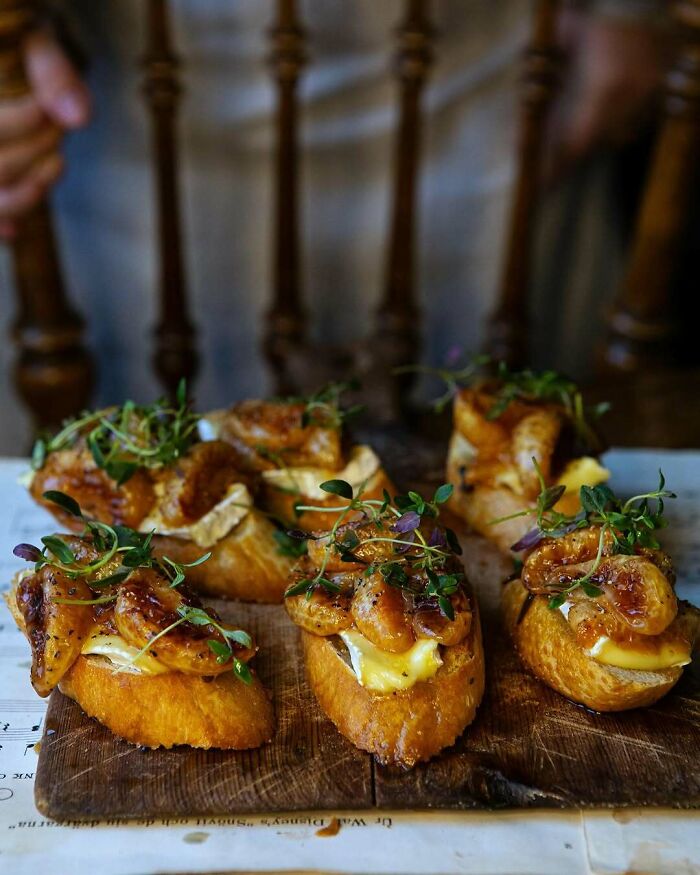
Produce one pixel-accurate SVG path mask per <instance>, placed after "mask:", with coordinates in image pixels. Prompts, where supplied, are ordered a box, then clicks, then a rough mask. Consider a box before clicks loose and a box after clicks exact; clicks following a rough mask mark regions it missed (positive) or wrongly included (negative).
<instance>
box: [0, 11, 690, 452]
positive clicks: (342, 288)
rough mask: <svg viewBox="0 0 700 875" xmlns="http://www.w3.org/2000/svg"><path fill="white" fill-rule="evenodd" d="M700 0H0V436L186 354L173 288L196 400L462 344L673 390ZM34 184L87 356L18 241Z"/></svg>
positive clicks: (20, 444) (142, 377) (382, 366)
mask: <svg viewBox="0 0 700 875" xmlns="http://www.w3.org/2000/svg"><path fill="white" fill-rule="evenodd" d="M27 9H31V12H32V15H33V16H34V17H32V18H31V20H30V18H29V17H27V18H25V19H23V23H22V24H21V26H20V25H17V22H16V19H12V18H11V15H12V14H16V13H17V10H19V11H20V13H22V12H23V11H26V10H27ZM6 16H9V17H7V18H6ZM693 16H695V18H694V17H693ZM698 16H700V10H699V9H698V6H697V4H696V3H694V2H692V0H686V2H684V3H681V4H675V5H673V4H669V3H666V2H663V0H617V2H614V0H608V2H566V0H564V2H554V0H544V2H542V0H540V2H528V0H498V2H493V0H425V2H416V0H413V2H404V0H384V2H382V3H377V2H375V0H305V2H299V3H297V4H294V3H292V2H284V0H281V2H273V0H265V2H262V0H196V2H195V0H170V2H169V3H164V2H162V0H161V2H157V0H156V2H152V0H149V2H146V0H101V2H100V3H94V2H89V0H65V2H53V3H50V4H46V5H42V6H41V8H38V9H37V7H36V4H31V3H24V2H19V0H12V2H5V0H3V2H0V37H1V38H2V45H1V46H0V55H2V53H5V56H6V57H8V56H11V55H12V53H13V52H14V53H15V55H17V54H19V56H20V57H21V59H22V63H23V65H24V68H25V71H26V74H27V77H26V81H25V83H24V85H23V88H21V89H17V88H15V90H14V91H13V89H12V88H11V87H10V85H11V83H8V81H5V86H4V87H3V85H2V81H1V80H2V77H3V76H4V77H5V79H6V80H7V77H8V75H9V74H8V73H7V69H6V68H7V64H3V65H2V68H3V69H2V71H0V94H4V97H3V98H2V99H1V100H0V232H2V234H3V237H4V238H5V241H6V245H5V246H3V250H4V251H3V252H2V258H1V262H0V295H1V296H2V310H1V312H2V314H3V315H2V319H3V325H2V331H3V336H4V337H6V338H9V337H10V333H11V326H12V325H13V324H15V323H16V322H17V319H18V316H19V322H20V327H21V331H20V333H19V336H20V346H21V347H22V348H23V350H24V353H23V356H24V361H23V365H22V367H21V368H20V372H19V375H18V376H19V383H20V389H21V392H20V393H19V394H18V391H17V389H16V387H15V383H14V379H13V368H14V362H15V361H16V359H17V347H16V345H15V344H13V343H11V342H10V341H9V339H8V341H7V342H6V343H4V344H3V345H2V347H1V349H2V382H1V384H0V405H1V409H2V411H3V415H2V418H1V420H0V453H2V454H9V455H16V454H22V453H24V452H26V450H27V447H28V445H29V441H30V436H31V433H32V430H33V428H34V424H35V422H36V421H37V420H38V422H39V424H40V425H52V424H55V422H52V420H56V419H60V417H61V416H62V415H64V414H66V413H69V412H71V411H74V410H76V409H78V408H79V407H80V406H82V405H83V404H84V403H86V402H87V400H88V399H89V401H90V403H97V404H100V405H102V404H107V403H110V402H116V401H122V400H123V399H124V398H125V397H130V398H134V399H135V400H138V401H145V400H149V399H151V398H153V397H154V396H155V395H157V394H159V393H160V392H162V391H163V389H164V383H165V386H166V388H167V385H168V381H170V382H169V384H170V385H172V383H173V380H174V375H175V373H176V371H177V370H178V368H179V369H182V370H184V371H185V372H186V371H187V370H188V368H189V369H192V368H193V355H192V341H191V338H190V336H189V332H188V325H187V321H188V320H187V313H189V315H190V316H191V321H192V322H193V323H194V324H195V325H196V331H197V333H196V341H194V343H195V345H196V349H197V351H198V356H199V369H198V372H197V376H196V379H194V382H193V385H194V393H195V396H196V399H197V404H198V406H200V407H216V406H223V405H226V404H228V403H230V402H231V401H233V400H234V399H238V398H241V397H245V396H257V395H262V394H266V393H270V392H273V391H277V390H278V389H280V388H285V389H286V388H292V389H293V388H295V384H296V383H298V382H304V379H303V378H300V376H299V375H300V374H302V375H303V376H305V377H306V378H307V379H306V382H314V381H315V380H316V377H317V376H318V378H319V379H320V378H321V377H325V376H327V375H330V376H338V375H340V376H342V375H345V374H348V373H350V372H351V371H360V372H361V373H364V375H365V376H366V377H367V376H369V380H370V382H375V376H376V374H377V373H379V372H381V373H386V372H387V371H388V370H390V369H391V367H393V365H395V364H398V363H401V362H402V361H407V360H413V361H418V360H420V361H424V362H430V363H433V364H436V363H440V362H441V361H444V360H445V357H446V356H447V355H449V354H450V352H449V351H451V350H452V351H453V350H454V348H455V347H456V346H458V347H459V348H461V349H462V350H463V351H464V352H465V353H471V352H477V351H480V350H483V349H484V348H485V347H489V348H490V349H491V350H492V351H493V352H495V353H496V354H498V355H500V354H503V355H505V356H506V357H508V358H510V359H512V360H513V361H514V363H516V364H517V363H521V364H522V363H527V364H531V365H533V366H535V367H554V368H557V369H559V370H562V371H565V372H567V373H568V374H569V375H571V376H573V377H575V378H577V379H580V380H582V381H583V382H585V383H591V382H595V383H596V384H597V386H598V387H600V384H601V383H602V386H603V389H604V390H608V391H611V387H613V388H614V387H616V386H619V387H620V388H619V389H618V394H621V395H622V396H623V397H630V395H632V394H635V393H636V395H635V397H636V398H637V400H640V399H641V400H644V397H645V393H647V392H648V391H653V392H654V393H656V394H655V397H657V396H664V397H666V398H667V399H668V397H671V396H673V397H676V396H675V395H673V393H674V392H681V391H682V392H683V393H685V394H683V395H682V396H681V397H685V398H689V397H692V396H689V395H688V392H690V391H694V390H691V389H689V388H688V386H691V387H692V386H694V385H695V383H692V381H691V382H688V381H687V380H688V379H691V377H692V375H693V374H694V366H695V365H696V360H697V355H698V353H697V350H696V348H695V346H696V345H695V344H694V343H692V340H691V338H692V336H693V333H694V324H695V322H694V320H695V315H696V314H697V300H696V299H697V294H696V291H697V260H696V259H695V258H694V255H695V249H696V244H695V241H696V236H697V235H694V234H693V231H694V229H695V228H696V227H697V222H696V221H695V216H694V215H693V208H694V202H695V200H697V199H696V198H695V197H694V196H693V193H694V187H693V186H694V179H693V175H692V170H693V166H694V164H696V163H697V160H693V159H694V156H696V155H697V151H696V147H697V145H698V135H697V133H698V132H697V128H698V119H697V107H696V102H697V96H696V94H697V88H700V78H697V77H698V72H697V69H698V68H693V67H692V64H689V61H688V59H689V58H696V59H697V57H698V54H699V52H700V50H699V49H698V46H699V45H700V26H699V24H698V22H699V21H700V18H699V17H698ZM20 17H21V15H20ZM3 22H5V24H7V22H9V24H7V26H6V27H4V28H3ZM271 28H273V29H274V28H276V30H274V31H273V32H272V34H271V31H270V29H271ZM397 29H398V30H397ZM528 46H529V47H530V53H529V54H524V53H525V52H526V49H527V48H528ZM173 54H176V55H177V56H179V58H180V60H181V62H182V63H181V67H180V68H179V69H178V68H176V67H175V66H174V65H173V64H172V55H173ZM145 55H146V56H148V59H149V62H148V63H146V64H145V65H144V63H143V59H144V56H145ZM669 70H675V71H676V72H675V73H674V74H673V76H672V77H671V80H669V81H670V82H671V85H670V89H671V91H670V97H667V98H666V99H664V94H665V93H667V92H668V89H669V85H668V84H665V77H666V74H667V73H668V71H669ZM679 71H680V72H679ZM297 76H298V80H297ZM674 76H675V78H673V77H674ZM523 77H524V84H523ZM177 81H179V82H180V84H181V85H182V86H183V87H184V92H183V94H182V95H181V99H180V97H179V96H178V94H177V90H176V89H175V88H174V85H175V83H176V82H177ZM144 83H146V84H147V85H149V87H150V91H149V92H148V93H149V94H150V102H149V99H148V98H147V97H144V93H143V90H144ZM295 85H296V90H295V91H294V86H295ZM694 88H695V89H696V90H695V91H694V90H693V89H694ZM22 91H24V93H21V92H22ZM285 101H286V103H285ZM290 112H291V113H292V118H291V122H290ZM159 113H160V115H159ZM669 118H670V119H671V122H670V125H671V128H672V130H671V136H670V139H671V140H672V142H671V143H670V145H669V143H668V142H665V141H664V136H666V140H667V141H668V140H669V135H668V128H669V121H668V120H669ZM679 119H680V122H679ZM159 124H160V128H159V127H158V125H159ZM674 125H675V126H676V127H675V128H674V127H673V126H674ZM679 125H680V128H679ZM154 131H155V132H156V133H157V136H158V137H159V138H160V139H157V140H156V141H155V147H154V141H153V139H152V136H153V133H154ZM674 131H675V133H674ZM158 132H160V133H158ZM660 142H661V143H664V148H665V151H664V152H663V155H662V157H661V159H660V158H659V157H658V153H655V151H654V150H655V149H659V148H660V147H659V143H660ZM295 143H296V144H297V145H298V154H297V155H296V156H295V154H294V149H293V146H294V144H295ZM290 144H291V145H290ZM285 149H286V150H287V151H286V152H285ZM278 150H281V151H278ZM290 150H291V151H290ZM59 153H60V155H62V159H58V158H57V155H58V154H59ZM655 154H657V159H656V161H654V160H653V156H654V155H655ZM175 155H178V156H179V161H176V162H175V164H174V165H173V162H172V159H173V157H174V156H175ZM280 155H281V156H282V157H281V158H280ZM285 155H286V159H289V160H286V159H285ZM416 155H417V156H418V158H416V157H415V156H416ZM295 158H298V160H294V159H295ZM414 159H415V160H414ZM292 167H293V170H292ZM158 173H160V174H161V175H160V177H158ZM290 174H293V182H292V184H291V192H292V193H291V195H290V188H289V185H287V187H286V188H285V179H287V181H288V178H289V176H290ZM158 178H160V180H161V189H160V195H159V194H158V190H157V187H156V180H157V179H158ZM163 186H165V189H166V191H165V194H164V193H163ZM295 191H296V193H297V195H298V197H297V198H296V199H295V198H294V192H295ZM44 195H45V196H47V197H48V198H49V201H50V209H51V213H52V215H53V226H54V237H55V241H56V245H57V248H58V251H59V252H60V265H61V274H62V277H63V284H64V286H65V294H66V296H67V298H68V299H69V301H70V302H71V305H72V307H74V309H75V310H76V311H77V312H79V313H80V314H82V316H83V318H84V319H85V330H84V335H83V341H84V344H85V347H87V349H88V350H89V351H90V353H91V355H92V358H93V361H94V368H93V366H92V365H90V366H88V365H87V364H86V363H85V362H84V361H83V360H82V359H81V358H80V355H77V358H76V352H75V348H74V347H75V346H76V344H78V345H79V341H78V340H76V337H77V333H76V331H75V327H74V324H73V320H72V317H70V315H69V316H68V317H67V316H66V312H65V308H64V307H63V305H61V307H59V308H58V311H56V307H55V306H54V305H55V302H56V297H57V296H56V291H55V277H53V279H51V278H49V280H48V281H47V279H46V276H45V274H46V271H47V270H48V272H49V273H51V271H54V272H55V266H51V265H49V267H48V268H47V267H46V262H47V259H46V258H45V257H44V256H42V255H41V254H38V255H37V254H36V253H37V248H36V247H37V246H38V247H39V248H41V247H42V246H43V247H44V251H45V249H46V239H45V236H46V235H45V229H44V231H43V232H42V231H37V229H36V227H35V226H36V224H37V223H36V221H35V220H36V215H35V214H34V213H35V210H36V204H37V203H38V202H39V201H40V200H41V198H42V197H43V196H44ZM173 199H174V200H173ZM645 199H646V203H647V206H646V210H647V214H648V215H647V221H646V225H645V224H644V223H642V227H641V228H640V227H639V224H638V223H639V216H640V209H641V207H642V205H644V204H645ZM178 203H179V208H180V215H179V216H178V214H177V210H176V207H177V205H178ZM173 204H175V206H173ZM518 204H519V210H520V215H519V218H518V219H517V220H516V223H515V225H513V224H512V217H513V211H514V209H515V210H516V212H517V209H518ZM27 216H29V219H27ZM32 216H34V218H32ZM159 216H160V220H161V222H163V221H165V223H166V225H168V223H169V230H167V229H166V231H165V234H166V239H165V240H164V241H163V239H162V238H159V237H158V232H157V229H158V221H159ZM27 222H28V223H29V224H30V225H31V224H32V223H34V226H33V227H29V229H28V230H27V228H26V227H25V223H27ZM39 224H40V223H39ZM161 227H162V226H161ZM178 228H179V230H180V231H181V236H182V244H181V246H177V240H176V239H175V240H174V238H173V234H175V231H176V230H177V229H178ZM173 229H175V231H174V230H173ZM42 234H43V235H44V236H42ZM175 236H176V234H175ZM38 238H39V240H38V243H37V239H38ZM297 240H298V246H295V241H297ZM32 247H34V248H32ZM654 247H656V248H654ZM13 252H14V254H13ZM509 259H510V262H509ZM49 261H50V259H49ZM174 264H175V265H176V266H177V267H178V268H179V267H181V268H182V273H181V275H180V272H179V270H176V273H177V274H178V275H177V276H176V277H175V278H173V277H172V276H170V277H168V265H170V266H171V267H172V265H174ZM508 264H510V269H509V268H508ZM631 265H632V266H633V267H634V266H635V265H636V267H635V268H634V270H635V271H636V272H633V275H632V278H631V279H630V276H629V272H630V270H631ZM649 265H652V267H653V268H654V269H653V270H650V268H649ZM37 266H38V267H37ZM509 270H510V272H509ZM32 271H34V274H37V272H38V273H39V274H41V276H37V275H34V276H32ZM23 272H24V274H23ZM164 274H165V279H164V278H163V275H164ZM652 274H654V275H653V276H652ZM657 274H658V275H657ZM23 275H24V279H23ZM640 275H641V276H642V277H643V278H644V283H642V285H644V288H641V286H639V308H637V305H636V303H635V302H636V301H637V287H638V278H639V276H640ZM290 277H291V280H290ZM513 277H515V281H514V280H513ZM647 278H648V281H649V287H648V288H647V287H646V285H645V283H646V281H647ZM23 284H24V285H23ZM25 285H28V288H29V290H28V291H27V290H26V289H24V291H23V288H24V286H25ZM183 294H184V295H185V303H184V304H183ZM300 297H301V298H302V304H300V303H299V298H300ZM52 302H53V304H52ZM302 305H303V306H302ZM52 307H53V309H52ZM271 308H272V311H273V315H272V318H268V316H266V314H269V312H270V310H271ZM377 308H379V309H380V317H379V320H377V317H376V315H375V314H376V311H377ZM302 310H303V313H305V314H306V315H305V316H304V315H303V314H302ZM494 314H495V316H494ZM678 314H682V317H683V318H682V319H678V318H677V317H678ZM611 319H612V322H611ZM159 322H160V324H161V326H165V328H164V333H165V335H167V337H166V341H167V342H165V346H166V347H167V346H168V343H169V344H170V346H169V347H168V348H167V349H165V350H163V349H161V362H160V371H161V377H163V376H164V380H163V379H159V378H158V376H157V375H156V371H155V370H154V367H153V365H152V359H153V355H154V338H153V331H154V326H156V325H157V324H158V323H159ZM64 323H65V324H64ZM66 324H68V325H70V326H72V327H71V331H72V334H71V339H70V340H69V341H65V330H64V329H65V325H66ZM611 325H612V329H611V328H610V326H611ZM183 326H184V328H183ZM683 326H685V327H683ZM611 331H612V334H611V333H610V332H611ZM513 332H515V333H516V335H518V337H519V338H520V339H519V340H518V341H517V342H516V343H515V344H514V343H513V342H512V340H513V338H512V335H513ZM69 333H70V332H69ZM44 335H46V336H47V337H50V338H52V340H51V342H49V343H48V346H47V345H46V343H44V342H43V341H42V340H41V338H42V337H44ZM161 335H163V331H162V332H161ZM37 338H38V339H37ZM265 338H267V346H266V349H267V353H268V355H267V356H265V355H264V354H263V346H264V343H263V341H264V340H265ZM83 341H80V342H83ZM520 341H522V342H520ZM42 343H43V345H42ZM52 343H53V344H54V345H53V346H52V345H51V344H52ZM285 344H286V345H285ZM156 346H157V345H156ZM161 346H162V344H161ZM302 346H303V347H304V349H305V351H306V355H307V358H306V359H304V358H303V357H300V356H297V355H296V353H297V351H298V350H297V347H298V348H301V347H302ZM336 346H339V347H340V349H341V353H340V354H334V356H331V358H332V359H333V361H332V363H331V365H330V366H329V367H328V368H327V369H324V368H319V369H318V374H317V373H316V370H315V364H316V363H317V361H318V360H319V359H320V358H322V357H323V356H324V355H325V352H324V350H327V349H328V348H335V347H336ZM452 354H454V352H452ZM42 356H43V360H42ZM295 356H296V358H295ZM296 359H298V361H297V360H296ZM309 362H311V363H312V365H309V364H308V363H309ZM22 368H23V370H22ZM81 368H82V369H83V370H89V371H90V373H91V374H92V376H93V378H94V379H93V384H92V387H88V384H87V380H86V378H85V375H84V374H83V373H82V371H81ZM659 374H661V375H662V379H661V378H659V376H658V375H659ZM669 374H671V375H670V376H669ZM678 374H680V375H681V377H680V378H679V377H678V376H677V375H678ZM630 375H635V376H637V377H639V378H640V379H642V378H644V379H647V380H651V381H652V384H653V386H654V388H653V390H651V389H648V386H649V385H651V384H650V383H648V382H647V383H641V384H640V383H639V382H635V384H634V386H635V387H636V388H634V389H633V388H629V386H630V384H629V383H628V382H627V381H628V380H629V379H630ZM659 379H661V382H659ZM679 379H680V382H679ZM640 385H641V386H643V387H644V386H646V387H647V388H642V389H640V388H639V386H640ZM670 386H672V387H677V386H681V389H678V388H673V390H672V389H665V388H664V387H670ZM594 388H595V387H594ZM421 391H428V390H427V389H425V390H424V389H423V388H422V387H420V386H419V388H418V392H419V393H420V392H421ZM604 394H605V392H604ZM21 395H24V398H25V401H28V405H27V404H26V403H23V401H22V400H21ZM380 398H381V400H380V401H379V402H378V406H382V405H383V404H384V403H386V404H389V403H390V393H389V394H385V395H381V396H380ZM647 400H648V396H647ZM688 403H689V405H690V406H691V407H693V408H694V406H696V403H695V400H694V399H693V400H692V401H689V402H688ZM647 406H648V405H647ZM675 406H676V408H677V407H678V404H675ZM29 408H31V409H32V410H33V412H34V416H35V418H34V420H33V419H32V416H31V415H30V409H29ZM652 409H653V411H655V412H654V416H664V415H665V414H663V413H659V412H658V407H654V405H653V404H652ZM59 414H60V415H59ZM686 419H687V416H686ZM694 434H695V432H692V433H685V432H683V433H682V434H680V433H679V434H676V436H675V439H673V438H672V440H671V442H674V440H675V443H677V444H678V443H681V444H683V443H692V442H693V441H694V439H695V438H694V437H693V435H694ZM689 435H690V436H689ZM629 436H630V438H631V439H632V440H631V442H635V441H634V440H633V438H634V435H629Z"/></svg>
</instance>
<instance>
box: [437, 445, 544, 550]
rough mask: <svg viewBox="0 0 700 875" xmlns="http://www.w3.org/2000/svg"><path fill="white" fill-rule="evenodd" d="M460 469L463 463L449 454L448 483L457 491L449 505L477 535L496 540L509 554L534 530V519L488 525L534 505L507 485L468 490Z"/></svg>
mask: <svg viewBox="0 0 700 875" xmlns="http://www.w3.org/2000/svg"><path fill="white" fill-rule="evenodd" d="M460 467H461V463H460V462H458V460H456V459H455V458H454V457H453V456H452V455H448V457H447V481H448V483H451V484H452V486H453V487H454V491H453V492H452V496H451V497H450V500H449V502H448V505H447V506H448V507H449V508H450V510H452V512H453V513H456V514H457V515H458V516H460V517H461V518H462V519H463V520H465V522H467V523H468V524H469V526H470V527H471V528H472V529H474V531H475V532H479V534H480V535H483V536H484V537H485V538H488V539H489V541H493V543H494V544H496V546H497V547H498V549H499V550H500V551H501V552H503V553H506V554H510V553H511V549H510V548H511V545H512V544H515V543H517V541H519V540H520V538H522V536H523V535H524V534H525V533H526V532H528V531H529V530H530V529H531V528H532V526H533V517H532V516H523V517H517V518H516V519H514V520H506V521H505V522H503V523H498V524H497V525H493V526H492V525H489V523H490V522H491V520H498V519H501V518H502V517H506V516H510V515H511V514H513V513H518V512H519V511H521V510H525V509H526V508H528V507H531V506H532V502H529V501H528V500H527V499H526V498H524V497H523V496H522V495H516V494H515V493H514V492H513V491H512V490H510V489H508V488H507V487H505V486H500V487H493V486H475V487H474V488H472V489H469V490H468V491H465V489H464V481H463V478H462V475H461V473H460Z"/></svg>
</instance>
